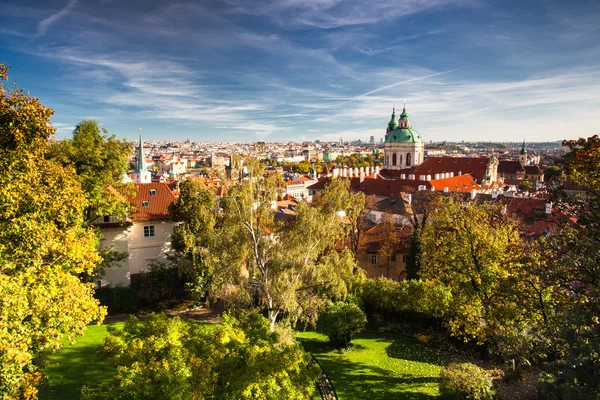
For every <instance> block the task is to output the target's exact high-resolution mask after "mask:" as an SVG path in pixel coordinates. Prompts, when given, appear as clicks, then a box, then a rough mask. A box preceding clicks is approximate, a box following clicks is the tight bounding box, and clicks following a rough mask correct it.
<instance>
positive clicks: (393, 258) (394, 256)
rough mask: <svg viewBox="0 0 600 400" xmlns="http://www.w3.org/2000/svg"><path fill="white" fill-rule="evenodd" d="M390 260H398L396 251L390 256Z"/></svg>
mask: <svg viewBox="0 0 600 400" xmlns="http://www.w3.org/2000/svg"><path fill="white" fill-rule="evenodd" d="M390 261H392V262H396V253H394V254H392V255H391V256H390Z"/></svg>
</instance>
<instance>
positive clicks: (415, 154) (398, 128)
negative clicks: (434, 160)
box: [383, 103, 425, 170]
mask: <svg viewBox="0 0 600 400" xmlns="http://www.w3.org/2000/svg"><path fill="white" fill-rule="evenodd" d="M383 148H384V153H385V156H384V159H383V168H384V169H388V170H400V169H405V168H410V167H415V166H417V165H419V164H421V163H422V162H423V157H424V156H425V143H423V139H422V138H421V135H420V134H419V132H417V131H416V130H414V129H412V126H411V124H410V120H409V119H408V114H407V113H406V103H404V109H403V110H402V114H400V120H396V107H394V109H393V111H392V119H391V120H390V122H389V123H388V127H387V130H386V132H385V144H384V147H383Z"/></svg>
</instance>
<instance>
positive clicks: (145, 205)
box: [142, 200, 150, 207]
mask: <svg viewBox="0 0 600 400" xmlns="http://www.w3.org/2000/svg"><path fill="white" fill-rule="evenodd" d="M142 205H143V206H144V207H150V202H149V201H147V200H146V201H142Z"/></svg>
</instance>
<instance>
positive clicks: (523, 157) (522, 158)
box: [519, 139, 527, 167]
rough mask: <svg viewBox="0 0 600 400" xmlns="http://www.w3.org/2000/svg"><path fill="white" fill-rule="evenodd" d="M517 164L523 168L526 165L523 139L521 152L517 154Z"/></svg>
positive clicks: (525, 150)
mask: <svg viewBox="0 0 600 400" xmlns="http://www.w3.org/2000/svg"><path fill="white" fill-rule="evenodd" d="M519 163H521V166H522V167H524V166H526V165H527V149H526V148H525V139H523V146H522V147H521V152H520V153H519Z"/></svg>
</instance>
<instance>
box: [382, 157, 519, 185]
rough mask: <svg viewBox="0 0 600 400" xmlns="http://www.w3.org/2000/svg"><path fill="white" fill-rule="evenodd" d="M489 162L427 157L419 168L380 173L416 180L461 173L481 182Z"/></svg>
mask: <svg viewBox="0 0 600 400" xmlns="http://www.w3.org/2000/svg"><path fill="white" fill-rule="evenodd" d="M489 160H490V159H489V158H488V157H429V158H428V159H427V160H425V161H424V162H423V163H422V164H421V165H419V166H416V167H411V168H405V169H402V170H397V171H393V170H387V169H386V170H382V171H381V173H382V175H385V176H388V177H399V176H400V174H405V175H407V176H408V174H414V175H415V177H417V178H418V177H419V175H426V176H427V175H431V178H434V177H435V174H442V173H446V172H454V175H458V172H461V173H462V174H463V175H464V174H470V175H471V176H472V177H473V179H475V181H476V182H481V181H482V180H483V177H484V176H485V170H486V168H487V164H488V162H489ZM517 163H518V162H517Z"/></svg>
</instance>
